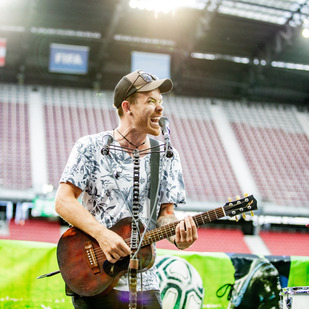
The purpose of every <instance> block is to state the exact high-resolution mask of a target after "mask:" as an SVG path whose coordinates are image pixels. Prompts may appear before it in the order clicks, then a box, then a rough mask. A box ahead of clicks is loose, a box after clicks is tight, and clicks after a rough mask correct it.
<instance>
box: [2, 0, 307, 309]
mask: <svg viewBox="0 0 309 309" xmlns="http://www.w3.org/2000/svg"><path fill="white" fill-rule="evenodd" d="M308 32H309V3H308V1H305V0H298V1H296V0H295V1H283V0H280V1H264V0H258V1H251V0H246V1H243V0H235V1H234V0H195V1H165V2H163V1H146V0H145V1H142V0H139V1H138V0H136V1H133V0H132V1H129V0H117V1H108V0H94V1H81V0H75V1H71V0H65V1H64V0H54V1H48V0H40V1H38V0H31V1H29V0H28V1H26V0H4V1H1V3H0V117H1V121H0V138H1V140H0V144H1V147H0V244H1V246H0V250H1V251H0V252H1V254H0V259H1V264H2V266H0V291H1V292H0V308H72V305H71V301H70V299H69V297H66V296H65V292H64V288H65V287H64V281H63V280H62V277H61V276H60V275H55V276H51V278H46V279H40V280H37V279H36V278H37V277H39V276H40V275H42V274H45V273H51V272H53V271H57V270H58V264H57V258H56V250H57V243H58V241H59V238H60V237H61V235H62V233H63V232H64V231H65V230H67V229H68V224H67V223H66V222H65V221H64V220H62V219H61V218H60V217H59V216H58V215H57V213H56V212H55V210H54V203H55V195H56V192H57V188H58V186H59V179H60V177H61V175H62V172H63V169H64V167H65V165H66V162H67V160H68V157H69V154H70V151H71V149H72V147H73V145H74V143H75V142H76V141H77V140H78V139H79V138H80V137H82V136H85V135H89V134H94V133H97V132H102V131H105V130H109V129H112V128H115V127H116V126H117V122H118V116H117V113H116V110H115V108H114V107H113V105H112V102H113V91H114V88H115V85H116V84H117V82H118V81H119V79H120V78H121V77H122V76H124V75H126V74H128V73H129V72H131V71H134V70H137V69H142V70H144V71H146V72H151V73H153V74H155V75H157V76H159V77H160V78H171V79H172V81H173V84H174V87H173V90H172V92H171V93H169V94H167V95H164V96H163V98H164V115H165V116H166V117H168V119H169V123H170V139H171V144H172V146H173V147H174V148H175V149H177V151H178V152H179V155H180V158H181V163H182V168H183V174H184V180H185V185H186V195H187V203H186V205H184V206H179V207H178V208H177V209H176V210H177V216H178V217H179V218H180V219H181V218H183V217H184V216H185V215H186V214H190V215H193V216H196V215H198V214H200V213H204V212H207V213H211V212H212V211H213V210H214V209H218V208H221V207H224V206H225V207H226V208H225V209H227V207H228V206H229V204H230V203H235V204H237V201H243V200H244V199H246V198H247V197H248V196H249V198H250V197H251V196H253V197H254V199H255V200H256V201H257V207H256V209H254V216H250V211H244V212H245V213H246V214H244V216H242V212H243V211H241V212H239V213H237V215H236V216H234V215H231V216H222V217H221V218H218V219H216V220H210V221H211V222H208V223H207V224H201V226H200V227H199V229H198V235H199V238H198V240H197V241H196V242H195V243H194V244H193V245H192V246H191V247H190V248H188V249H185V250H183V251H179V250H176V248H175V247H174V246H173V245H171V244H170V243H169V242H168V241H167V240H161V241H159V242H158V243H157V245H156V246H157V249H158V255H160V256H162V257H161V264H162V267H165V268H164V271H163V268H162V269H160V271H161V275H160V276H161V278H163V277H164V276H167V274H168V273H169V272H170V273H173V266H172V263H176V264H175V265H180V264H177V263H181V262H179V261H178V258H182V259H184V260H185V261H186V262H189V263H190V265H191V266H193V268H195V270H196V271H197V273H198V274H199V276H200V277H201V282H202V287H201V284H200V285H199V287H195V286H193V287H191V285H190V284H191V283H192V280H193V281H194V280H196V281H198V280H199V279H198V280H197V279H194V278H196V277H194V276H198V275H196V273H195V272H194V276H193V275H192V276H193V277H192V278H193V279H192V280H191V281H188V283H187V286H188V287H185V286H181V285H180V287H179V290H177V289H176V288H175V289H176V290H175V291H176V292H175V291H174V292H171V293H170V294H168V288H166V289H165V290H164V291H165V292H166V291H167V292H166V293H165V295H167V297H170V298H169V301H171V302H173V299H174V298H175V299H178V301H177V302H176V300H175V304H174V305H171V304H168V301H167V300H166V301H165V302H164V301H163V303H164V304H165V306H166V307H164V308H189V306H190V308H218V309H221V308H279V302H280V301H279V294H280V295H281V296H280V297H281V298H282V294H283V292H282V291H285V292H286V293H287V294H288V296H289V293H290V292H291V291H292V292H295V291H296V293H295V294H296V295H293V296H292V297H293V298H294V299H295V300H296V299H297V294H298V290H297V289H298V288H299V287H302V290H301V293H299V294H302V295H306V294H308V295H306V296H307V297H305V300H304V303H306V302H307V303H308V301H309V275H308V274H309V246H308V243H309V229H308V227H307V226H306V225H308V224H309V82H308V81H309V41H308V37H309V35H308ZM158 140H159V141H161V142H163V141H164V138H163V136H160V137H159V138H158ZM247 212H248V214H247ZM163 256H170V258H171V257H172V258H171V259H172V260H171V261H172V263H171V264H169V263H167V262H164V263H163V262H162V261H165V260H164V258H163ZM166 261H170V260H166ZM168 265H170V266H169V267H170V269H168ZM184 265H187V264H185V263H183V264H181V266H179V267H178V266H175V267H176V268H177V267H178V269H179V268H181V267H183V269H186V267H188V269H190V267H191V266H190V265H189V266H184ZM257 265H259V267H260V265H263V267H264V268H265V271H264V272H263V271H260V272H261V273H259V275H256V277H255V275H254V274H255V273H254V274H252V278H253V279H254V278H257V277H258V276H259V277H258V279H256V280H260V281H259V282H264V283H265V282H266V283H265V285H267V284H269V286H270V290H268V292H267V293H266V292H265V291H264V290H263V289H262V288H260V287H256V285H257V283H256V282H253V279H252V278H251V277H250V278H251V279H252V281H250V282H251V283H248V288H247V290H246V291H245V293H244V296H242V297H240V296H239V295H240V294H241V293H240V292H239V290H240V289H241V286H243V285H244V283H243V282H245V281H246V280H247V279H248V277H249V274H251V273H250V272H251V271H253V269H254V267H257ZM265 265H266V266H265ZM159 266H160V265H159V264H158V267H159ZM261 267H262V266H261ZM191 274H192V273H191V272H190V274H189V275H187V273H186V272H185V271H184V272H183V276H184V277H185V278H187V277H186V276H191ZM256 274H257V273H256ZM176 279H177V278H176ZM176 279H175V280H176ZM162 280H163V279H162ZM166 280H167V281H168V280H171V279H170V278H167V279H166ZM263 280H264V281H263ZM176 281H177V282H181V281H182V282H185V281H186V280H185V279H181V278H178V279H177V280H176ZM190 282H191V283H190ZM224 286H232V288H231V292H230V297H228V292H226V293H221V292H222V290H223V289H222V287H224ZM249 287H250V288H251V290H250V289H249ZM186 288H187V289H188V291H189V290H190V289H191V288H192V289H195V291H197V290H199V289H200V290H201V289H203V293H201V292H196V295H199V296H198V297H199V302H198V305H197V303H194V302H196V300H195V298H194V297H195V296H194V297H193V296H192V297H191V298H190V297H189V296H188V298H186V297H184V298H181V297H180V296H179V295H178V294H177V293H180V292H179V291H181V290H183V291H184V290H185V289H186ZM258 289H261V290H263V291H261V292H259V293H261V294H260V295H259V300H256V297H257V295H254V293H253V292H252V291H253V290H254V291H257V290H258ZM177 291H178V292H177ZM190 291H191V290H190ZM269 291H271V292H272V293H270V292H269ZM292 292H291V293H292ZM173 293H174V294H173ZM175 293H176V294H175ZM188 293H189V292H188ZM257 293H258V292H256V294H257ZM263 293H264V294H263ZM175 295H176V296H175ZM177 295H178V296H177ZM201 295H203V296H202V298H201ZM261 295H262V296H261ZM177 297H178V298H177ZM274 297H275V299H276V300H277V302H276V303H271V302H270V299H273V298H274ZM283 298H284V296H283ZM180 299H181V301H180ZM187 299H189V300H190V299H191V301H192V303H191V305H190V303H189V300H188V303H186V301H187ZM266 300H267V301H268V305H267V306H268V307H267V306H266V307H262V304H264V301H266ZM284 301H285V300H284ZM176 303H177V305H176ZM248 303H250V305H248ZM188 304H189V305H188ZM186 306H187V307H186ZM194 306H195V307H194ZM284 308H285V307H284ZM297 308H298V307H297ZM299 308H305V307H301V304H300V307H299Z"/></svg>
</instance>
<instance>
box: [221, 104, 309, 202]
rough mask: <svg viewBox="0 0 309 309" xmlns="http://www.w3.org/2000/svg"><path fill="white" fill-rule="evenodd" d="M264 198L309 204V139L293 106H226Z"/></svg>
mask: <svg viewBox="0 0 309 309" xmlns="http://www.w3.org/2000/svg"><path fill="white" fill-rule="evenodd" d="M223 106H224V108H225V110H226V114H227V115H228V117H229V119H230V122H231V126H232V128H233V130H234V132H235V134H236V136H237V139H238V141H239V143H240V145H241V148H242V151H243V153H244V155H245V157H246V160H247V162H248V165H249V166H250V170H251V171H252V173H253V174H254V177H255V179H256V182H257V185H258V187H259V190H260V192H261V194H262V197H263V200H265V201H271V202H273V203H275V204H278V205H289V206H308V200H309V183H308V172H309V171H308V166H309V156H308V154H309V139H308V136H306V134H305V132H304V130H303V128H302V127H301V126H300V124H299V122H298V121H297V118H296V116H295V113H296V111H295V108H294V107H292V106H285V107H283V106H281V105H278V106H274V105H265V104H251V105H246V104H241V103H230V104H224V105H223Z"/></svg>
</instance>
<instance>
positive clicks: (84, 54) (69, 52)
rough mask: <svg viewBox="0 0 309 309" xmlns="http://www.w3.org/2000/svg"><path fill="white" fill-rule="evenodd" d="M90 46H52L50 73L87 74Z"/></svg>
mask: <svg viewBox="0 0 309 309" xmlns="http://www.w3.org/2000/svg"><path fill="white" fill-rule="evenodd" d="M88 53H89V47H88V46H77V45H66V44H55V43H53V44H51V45H50V57H49V71H50V72H54V73H67V74H87V72H88Z"/></svg>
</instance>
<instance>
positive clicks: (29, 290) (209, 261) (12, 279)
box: [0, 240, 309, 309]
mask: <svg viewBox="0 0 309 309" xmlns="http://www.w3.org/2000/svg"><path fill="white" fill-rule="evenodd" d="M158 255H161V256H163V255H172V256H178V257H181V258H183V259H185V260H186V261H187V262H189V263H190V264H191V265H192V266H193V267H194V268H195V269H196V270H197V271H198V273H199V275H200V276H201V279H202V281H203V287H204V292H205V296H204V304H203V308H217V309H226V308H227V306H228V303H229V301H228V300H227V294H226V295H224V296H223V297H221V298H219V297H217V295H216V292H217V290H218V289H219V288H220V287H222V286H224V285H227V284H233V283H234V282H235V275H236V277H237V276H238V278H237V279H238V280H240V279H241V278H242V277H241V276H243V275H246V274H247V273H248V271H244V272H243V269H245V268H248V270H249V269H250V268H253V266H252V265H254V264H253V263H254V261H255V260H256V259H259V260H261V257H256V256H250V255H244V256H241V255H240V256H239V255H235V256H232V255H228V254H225V253H213V252H212V253H201V252H198V253H197V252H189V251H179V250H175V251H174V250H163V249H159V250H158ZM266 259H268V261H270V262H271V263H272V264H273V265H274V266H275V267H276V269H278V271H277V273H278V275H280V276H281V277H282V278H285V277H288V278H287V280H286V286H290V287H291V286H308V285H309V257H288V259H287V258H286V257H278V256H276V257H272V258H270V257H266ZM264 260H265V259H264ZM246 265H247V266H246ZM259 269H261V268H259ZM268 269H270V268H269V266H268ZM57 270H58V264H57V258H56V245H55V244H48V243H40V242H27V241H13V240H0V309H2V308H6V309H7V308H31V309H36V308H40V309H42V308H49V309H56V308H59V309H66V308H73V306H72V304H71V299H70V297H67V296H66V295H65V291H64V282H63V280H62V277H61V275H60V274H58V275H55V276H52V277H48V278H43V279H36V278H37V277H38V276H40V275H43V274H46V273H51V272H53V271H57ZM241 272H243V274H241ZM281 281H282V282H284V280H281ZM281 287H284V286H281Z"/></svg>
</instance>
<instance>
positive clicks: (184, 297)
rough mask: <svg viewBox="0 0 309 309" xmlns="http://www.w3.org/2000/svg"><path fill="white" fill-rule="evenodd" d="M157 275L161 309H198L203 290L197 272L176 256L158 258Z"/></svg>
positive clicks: (201, 301)
mask: <svg viewBox="0 0 309 309" xmlns="http://www.w3.org/2000/svg"><path fill="white" fill-rule="evenodd" d="M156 267H157V274H158V276H159V279H160V291H161V299H162V304H163V309H200V308H202V306H203V298H204V288H203V282H202V279H201V277H200V275H199V273H198V272H197V270H196V269H195V268H194V267H193V266H192V265H191V264H190V263H188V262H187V261H186V260H184V259H182V258H180V257H177V256H158V257H157V262H156Z"/></svg>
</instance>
